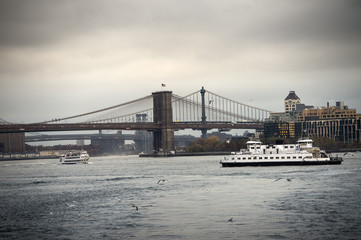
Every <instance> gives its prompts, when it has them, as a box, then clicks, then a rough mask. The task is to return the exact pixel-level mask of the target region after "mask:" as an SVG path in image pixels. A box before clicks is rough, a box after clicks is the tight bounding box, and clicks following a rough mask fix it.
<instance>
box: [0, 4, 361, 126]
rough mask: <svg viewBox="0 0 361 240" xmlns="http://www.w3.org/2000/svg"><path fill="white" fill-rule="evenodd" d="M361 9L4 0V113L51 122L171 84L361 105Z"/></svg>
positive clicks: (268, 98)
mask: <svg viewBox="0 0 361 240" xmlns="http://www.w3.org/2000/svg"><path fill="white" fill-rule="evenodd" d="M360 10H361V4H359V1H356V0H355V1H354V0H348V1H344V0H316V1H286V0H271V1H256V0H247V1H238V0H234V1H225V2H219V1H214V2H213V1H206V0H203V1H202V0H197V1H176V0H174V1H169V0H163V1H159V0H154V1H147V0H143V1H137V0H135V1H111V0H108V1H95V0H87V1H52V0H27V1H16V0H15V1H14V0H13V1H6V0H0V62H1V64H0V100H1V104H0V112H1V115H0V117H2V118H5V119H6V118H7V116H9V117H8V118H12V119H17V118H21V119H23V120H24V121H27V120H26V119H30V118H31V119H32V120H34V121H35V120H36V119H39V118H40V120H44V119H46V118H49V117H48V116H49V115H52V114H53V113H52V114H49V112H52V111H53V110H51V111H49V110H44V109H52V107H51V106H53V105H56V104H57V103H58V102H64V101H65V102H64V105H67V106H69V105H72V108H71V109H70V108H68V107H65V106H64V107H62V106H60V107H59V111H61V112H62V114H63V116H64V115H65V116H67V115H71V114H73V113H79V112H81V111H82V110H83V109H84V111H86V110H94V109H95V108H97V107H106V106H108V105H115V104H117V103H120V102H123V101H128V100H131V99H133V98H137V97H141V96H144V95H148V94H150V93H151V92H152V91H154V90H158V89H157V87H158V86H159V85H160V83H162V82H166V83H167V85H168V86H169V87H170V88H172V90H173V91H174V92H175V93H177V94H180V95H182V94H188V93H190V92H193V91H195V90H196V89H198V88H200V87H201V86H203V85H204V86H205V87H208V88H209V89H210V90H212V91H214V92H218V91H221V92H219V94H220V95H223V94H224V95H227V96H229V97H231V98H233V99H235V100H239V101H246V100H247V99H250V98H252V99H255V101H254V104H260V106H259V107H264V108H268V109H271V110H275V111H279V110H282V100H283V98H284V97H285V96H286V95H287V93H288V91H289V90H296V92H298V93H299V95H300V97H301V96H302V95H303V96H305V99H304V101H305V102H306V103H308V104H315V105H319V104H322V103H323V102H325V101H327V100H328V99H333V98H338V99H341V100H346V102H345V103H346V104H349V105H351V106H353V107H357V108H358V109H359V108H361V105H360V104H361V103H360V102H361V101H360V97H359V93H358V92H359V89H361V86H360V82H361V79H360V76H361V68H360V67H361V66H360V64H361V46H360V45H361V31H360V30H359V26H360V25H361V17H360V14H359V13H360V12H361V11H360ZM326 86H327V89H328V90H327V91H325V89H324V88H325V87H326ZM80 88H85V89H86V91H82V92H79V91H78V89H80ZM216 90H217V91H216ZM320 92H323V93H322V96H323V95H327V96H325V97H324V98H327V100H324V98H323V97H322V96H320ZM325 92H327V94H325ZM137 94H139V95H137ZM74 95H76V96H77V99H79V100H80V102H81V103H79V106H78V107H79V108H75V107H76V106H75V105H74V104H72V101H70V100H68V99H69V97H66V96H74ZM135 95H137V96H135ZM332 95H333V97H332ZM16 96H22V98H20V100H19V98H16ZM120 96H121V97H120ZM301 98H302V97H301ZM29 99H30V100H29ZM64 99H65V100H64ZM82 99H86V101H85V102H84V103H82V102H83V101H81V100H82ZM307 99H309V100H307ZM302 100H303V98H302ZM24 101H26V103H24ZM317 101H318V102H317ZM347 101H349V103H348V102H347ZM314 102H317V103H314ZM5 103H10V104H5ZM24 105H26V107H24ZM31 106H33V107H31ZM34 106H37V107H38V108H35V107H34ZM73 108H74V109H73ZM27 109H31V110H32V112H34V113H35V112H36V114H34V115H33V116H27V117H23V116H21V114H19V112H24V111H26V110H27ZM50 118H52V116H51V117H50ZM10 120H11V119H10Z"/></svg>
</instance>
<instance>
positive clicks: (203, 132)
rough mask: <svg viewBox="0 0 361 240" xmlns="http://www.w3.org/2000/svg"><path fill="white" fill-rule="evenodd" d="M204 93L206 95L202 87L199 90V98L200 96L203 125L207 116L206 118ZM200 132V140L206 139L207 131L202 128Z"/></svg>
mask: <svg viewBox="0 0 361 240" xmlns="http://www.w3.org/2000/svg"><path fill="white" fill-rule="evenodd" d="M205 93H206V90H205V89H204V87H202V89H201V96H202V123H203V124H205V123H206V119H207V116H206V105H205V97H204V96H205ZM201 131H202V138H203V139H206V138H207V129H205V128H202V129H201Z"/></svg>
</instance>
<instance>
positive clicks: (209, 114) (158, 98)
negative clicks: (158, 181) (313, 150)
mask: <svg viewBox="0 0 361 240" xmlns="http://www.w3.org/2000/svg"><path fill="white" fill-rule="evenodd" d="M269 114H270V111H268V110H265V109H261V108H257V107H254V106H250V105H248V104H244V103H240V102H237V101H234V100H231V99H228V98H226V97H222V96H220V95H218V94H216V93H212V92H210V91H206V90H205V89H204V88H203V87H202V89H201V90H200V91H196V92H194V93H191V94H188V95H186V96H184V97H181V96H178V95H176V94H173V93H172V92H171V91H159V92H154V93H152V95H148V96H145V97H142V98H139V99H136V100H132V101H129V102H125V103H122V104H118V105H115V106H111V107H107V108H103V109H99V110H96V111H92V112H87V113H82V114H78V115H74V116H69V117H62V118H53V119H51V120H48V121H44V122H38V123H29V124H14V123H9V122H7V121H5V120H3V119H0V133H19V132H48V131H78V130H145V131H150V132H153V147H154V150H156V151H163V152H166V153H168V152H170V151H173V150H174V131H176V130H183V129H193V130H200V131H202V137H203V138H205V136H206V133H207V130H210V129H219V130H230V129H263V123H264V121H265V119H267V118H268V117H269Z"/></svg>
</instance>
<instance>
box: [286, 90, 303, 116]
mask: <svg viewBox="0 0 361 240" xmlns="http://www.w3.org/2000/svg"><path fill="white" fill-rule="evenodd" d="M300 103H301V99H300V98H299V97H298V96H297V95H296V92H295V91H290V92H289V94H288V95H287V97H286V98H285V100H284V105H285V112H286V113H291V112H294V111H296V105H297V104H300Z"/></svg>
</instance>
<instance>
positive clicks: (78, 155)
mask: <svg viewBox="0 0 361 240" xmlns="http://www.w3.org/2000/svg"><path fill="white" fill-rule="evenodd" d="M88 160H89V154H88V153H87V152H86V151H82V152H75V153H73V152H69V153H68V154H63V155H61V156H60V159H59V161H60V162H61V163H62V164H77V163H88Z"/></svg>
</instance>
